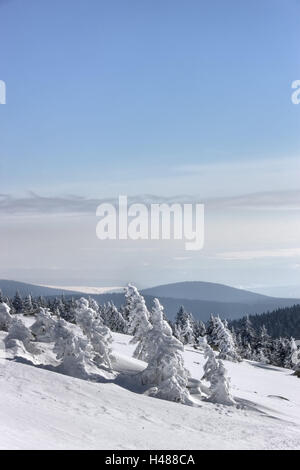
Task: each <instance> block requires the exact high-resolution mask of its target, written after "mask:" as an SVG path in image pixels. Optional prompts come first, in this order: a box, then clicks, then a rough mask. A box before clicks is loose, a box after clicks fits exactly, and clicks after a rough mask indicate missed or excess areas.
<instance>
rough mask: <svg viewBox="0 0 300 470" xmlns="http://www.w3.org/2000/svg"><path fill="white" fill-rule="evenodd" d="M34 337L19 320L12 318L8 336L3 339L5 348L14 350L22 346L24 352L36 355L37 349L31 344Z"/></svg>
mask: <svg viewBox="0 0 300 470" xmlns="http://www.w3.org/2000/svg"><path fill="white" fill-rule="evenodd" d="M33 341H34V336H33V334H32V332H31V331H30V329H29V328H27V326H26V325H24V323H23V322H22V320H21V319H20V318H15V317H13V318H12V321H11V323H10V326H9V330H8V335H7V336H6V338H5V345H6V347H7V348H14V347H17V346H19V345H20V343H21V346H22V345H23V347H24V348H25V350H26V351H28V352H29V353H31V354H38V353H39V348H37V346H36V345H35V344H34V343H33Z"/></svg>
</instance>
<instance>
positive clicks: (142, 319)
mask: <svg viewBox="0 0 300 470" xmlns="http://www.w3.org/2000/svg"><path fill="white" fill-rule="evenodd" d="M125 297H126V303H127V306H128V308H129V317H128V333H129V334H130V335H133V338H132V340H131V341H130V342H131V343H132V344H137V347H136V349H135V351H134V353H133V357H135V358H136V359H140V360H142V361H147V360H148V355H149V351H148V333H149V331H150V330H151V328H152V325H151V323H150V320H149V318H150V314H149V312H148V309H147V307H146V303H145V299H144V297H143V296H142V295H141V294H140V293H139V291H138V290H137V288H136V287H135V286H133V285H131V284H129V285H128V286H127V290H126V294H125Z"/></svg>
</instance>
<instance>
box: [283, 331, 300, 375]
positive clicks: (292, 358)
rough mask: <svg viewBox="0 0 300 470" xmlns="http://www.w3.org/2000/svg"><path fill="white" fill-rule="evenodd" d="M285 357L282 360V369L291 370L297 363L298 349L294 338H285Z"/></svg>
mask: <svg viewBox="0 0 300 470" xmlns="http://www.w3.org/2000/svg"><path fill="white" fill-rule="evenodd" d="M285 345H286V355H285V359H284V367H286V368H287V369H293V368H294V367H295V365H296V364H297V363H298V361H299V354H298V348H297V345H296V343H295V340H294V338H286V340H285Z"/></svg>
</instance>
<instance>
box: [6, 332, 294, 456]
mask: <svg viewBox="0 0 300 470" xmlns="http://www.w3.org/2000/svg"><path fill="white" fill-rule="evenodd" d="M4 335H5V334H4V333H3V332H1V333H0V341H1V338H2V339H3V338H4ZM113 338H114V344H113V349H114V353H115V357H116V360H115V363H114V368H115V369H117V370H118V371H119V372H120V375H119V376H118V378H117V379H116V380H108V381H107V382H104V383H94V382H87V381H84V380H80V379H75V378H72V377H68V376H65V375H62V374H58V373H56V372H52V371H49V370H45V369H43V368H40V367H36V366H33V365H30V364H29V363H26V360H23V361H22V360H21V359H19V360H11V358H10V357H9V355H6V357H4V358H3V359H1V360H0V403H1V405H0V448H1V449H8V448H9V449H75V448H77V449H171V448H174V449H178V448H180V449H287V448H290V449H300V380H299V379H297V378H296V377H294V376H292V375H291V371H289V370H287V369H279V368H275V367H271V366H261V365H259V364H258V363H254V362H248V361H244V362H243V363H241V364H235V363H230V362H227V361H224V363H225V366H226V368H227V369H228V372H229V376H231V380H232V388H233V394H234V396H235V398H236V400H237V401H238V402H239V404H240V408H235V407H226V406H221V405H214V404H211V403H206V402H203V401H202V402H199V404H198V405H199V406H195V407H189V406H184V405H181V404H176V403H171V402H167V401H163V400H159V399H156V398H150V397H147V396H144V395H142V394H141V393H139V390H138V387H136V385H135V380H134V374H135V373H136V372H137V371H138V370H142V369H143V368H144V367H145V363H143V362H141V361H138V360H136V359H132V357H131V355H132V352H133V349H134V347H133V346H132V345H130V344H129V340H130V337H129V336H127V335H122V334H117V333H114V334H113ZM43 347H44V348H45V353H44V356H45V357H46V356H47V355H48V354H49V352H48V351H47V348H46V347H45V345H44V344H43ZM185 363H186V367H187V368H188V369H189V370H190V371H191V373H192V376H193V377H195V378H200V377H201V375H202V373H203V368H202V366H203V363H204V358H203V354H202V353H201V352H200V351H196V350H194V349H193V348H190V347H187V348H186V351H185ZM126 377H127V379H126Z"/></svg>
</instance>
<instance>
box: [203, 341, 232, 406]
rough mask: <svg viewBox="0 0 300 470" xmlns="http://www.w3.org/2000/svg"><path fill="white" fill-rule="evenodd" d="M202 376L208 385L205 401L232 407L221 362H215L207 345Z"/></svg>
mask: <svg viewBox="0 0 300 470" xmlns="http://www.w3.org/2000/svg"><path fill="white" fill-rule="evenodd" d="M205 357H206V358H207V361H206V363H205V364H204V375H203V377H202V379H204V380H207V381H208V382H209V383H210V388H209V391H210V393H209V396H208V398H207V399H206V401H209V402H212V403H219V404H221V405H234V404H235V401H234V399H233V397H232V395H231V392H230V382H229V379H228V377H227V372H226V369H225V367H224V365H223V362H222V361H221V360H219V359H218V360H217V359H216V357H215V354H214V351H213V350H212V348H211V347H210V346H209V345H208V344H207V345H206V347H205Z"/></svg>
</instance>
